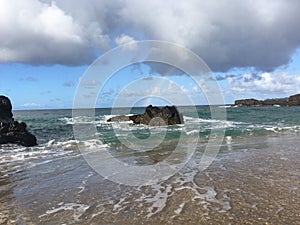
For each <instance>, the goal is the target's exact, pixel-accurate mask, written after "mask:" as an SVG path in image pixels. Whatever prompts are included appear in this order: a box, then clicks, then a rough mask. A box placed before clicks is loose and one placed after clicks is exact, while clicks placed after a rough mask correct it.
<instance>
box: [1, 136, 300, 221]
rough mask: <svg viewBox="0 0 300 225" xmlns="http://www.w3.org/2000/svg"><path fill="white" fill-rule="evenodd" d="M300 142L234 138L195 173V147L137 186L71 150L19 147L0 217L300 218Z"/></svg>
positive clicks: (8, 166) (5, 167)
mask: <svg viewBox="0 0 300 225" xmlns="http://www.w3.org/2000/svg"><path fill="white" fill-rule="evenodd" d="M299 146H300V139H299V136H297V135H295V136H278V137H270V136H262V137H251V138H246V137H243V138H240V137H237V138H233V139H232V140H231V139H230V140H228V141H227V142H226V141H225V142H224V144H223V145H222V147H221V151H220V152H219V154H218V157H217V158H216V160H215V161H214V162H213V163H212V164H211V165H210V166H209V167H208V168H207V169H206V170H204V171H199V168H198V163H199V159H200V156H201V154H200V153H199V152H201V151H200V150H201V148H203V146H202V145H199V147H198V148H199V149H198V151H197V152H198V153H196V154H195V155H194V157H193V159H192V160H191V161H190V162H189V164H188V165H187V166H186V167H185V168H183V169H182V170H181V171H180V172H179V173H177V174H176V175H174V176H172V177H171V178H170V179H168V180H166V181H163V182H161V183H158V184H154V185H151V186H141V187H131V186H126V185H120V184H116V183H113V182H111V181H109V180H106V179H104V178H103V177H101V176H100V175H98V174H97V173H96V172H94V171H93V170H92V169H91V168H90V167H89V165H88V164H87V163H86V162H85V160H84V159H83V157H82V156H81V155H80V152H78V151H76V150H74V151H63V152H55V151H53V150H51V148H50V149H48V150H47V149H45V148H44V152H38V151H36V152H34V151H32V150H31V151H30V150H28V149H23V151H20V152H19V153H18V154H12V156H11V157H19V158H15V159H14V160H12V159H11V158H9V155H6V157H8V158H7V161H6V162H5V161H3V159H2V163H1V165H0V168H1V170H0V176H1V178H0V202H1V204H0V223H1V224H131V225H132V224H299V221H300V208H299V205H300V201H299V199H300V190H299V188H300V183H299V182H300V163H299V159H300V147H299ZM8 148H9V147H8ZM2 151H5V148H2ZM16 155H17V156H16ZM27 159H28V160H27ZM8 162H9V163H8Z"/></svg>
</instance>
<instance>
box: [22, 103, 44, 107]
mask: <svg viewBox="0 0 300 225" xmlns="http://www.w3.org/2000/svg"><path fill="white" fill-rule="evenodd" d="M22 107H24V108H40V107H41V104H38V103H34V102H31V103H25V104H23V105H22Z"/></svg>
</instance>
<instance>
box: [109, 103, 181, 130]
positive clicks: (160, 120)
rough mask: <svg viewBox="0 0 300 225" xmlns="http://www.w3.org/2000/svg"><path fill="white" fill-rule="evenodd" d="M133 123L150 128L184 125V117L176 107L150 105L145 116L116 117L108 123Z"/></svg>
mask: <svg viewBox="0 0 300 225" xmlns="http://www.w3.org/2000/svg"><path fill="white" fill-rule="evenodd" d="M121 121H132V122H133V123H134V124H145V125H150V126H166V125H174V124H183V123H184V122H183V117H182V114H180V113H179V112H178V110H177V108H176V107H175V106H165V107H162V108H159V107H156V106H152V105H149V106H148V107H147V108H146V110H145V112H144V114H137V115H132V116H115V117H112V118H110V119H108V120H107V122H121Z"/></svg>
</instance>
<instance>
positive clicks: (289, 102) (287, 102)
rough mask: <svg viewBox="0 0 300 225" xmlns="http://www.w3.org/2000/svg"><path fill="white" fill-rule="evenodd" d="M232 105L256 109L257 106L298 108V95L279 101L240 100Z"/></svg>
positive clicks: (299, 102)
mask: <svg viewBox="0 0 300 225" xmlns="http://www.w3.org/2000/svg"><path fill="white" fill-rule="evenodd" d="M234 105H236V106H240V107H258V106H300V94H296V95H291V96H289V97H288V98H279V99H266V100H257V99H253V98H251V99H240V100H236V101H235V102H234Z"/></svg>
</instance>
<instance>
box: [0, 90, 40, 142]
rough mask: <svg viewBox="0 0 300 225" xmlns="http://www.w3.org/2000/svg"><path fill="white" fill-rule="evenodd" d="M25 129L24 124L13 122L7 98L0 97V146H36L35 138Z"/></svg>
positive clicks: (10, 106)
mask: <svg viewBox="0 0 300 225" xmlns="http://www.w3.org/2000/svg"><path fill="white" fill-rule="evenodd" d="M26 127H27V125H26V123H24V122H21V123H19V122H18V121H15V120H14V118H13V113H12V105H11V102H10V100H9V98H8V97H6V96H2V95H0V144H8V143H11V144H18V145H23V146H26V147H30V146H34V145H37V140H36V137H35V136H34V135H32V134H31V133H29V132H28V131H27V129H26Z"/></svg>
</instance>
